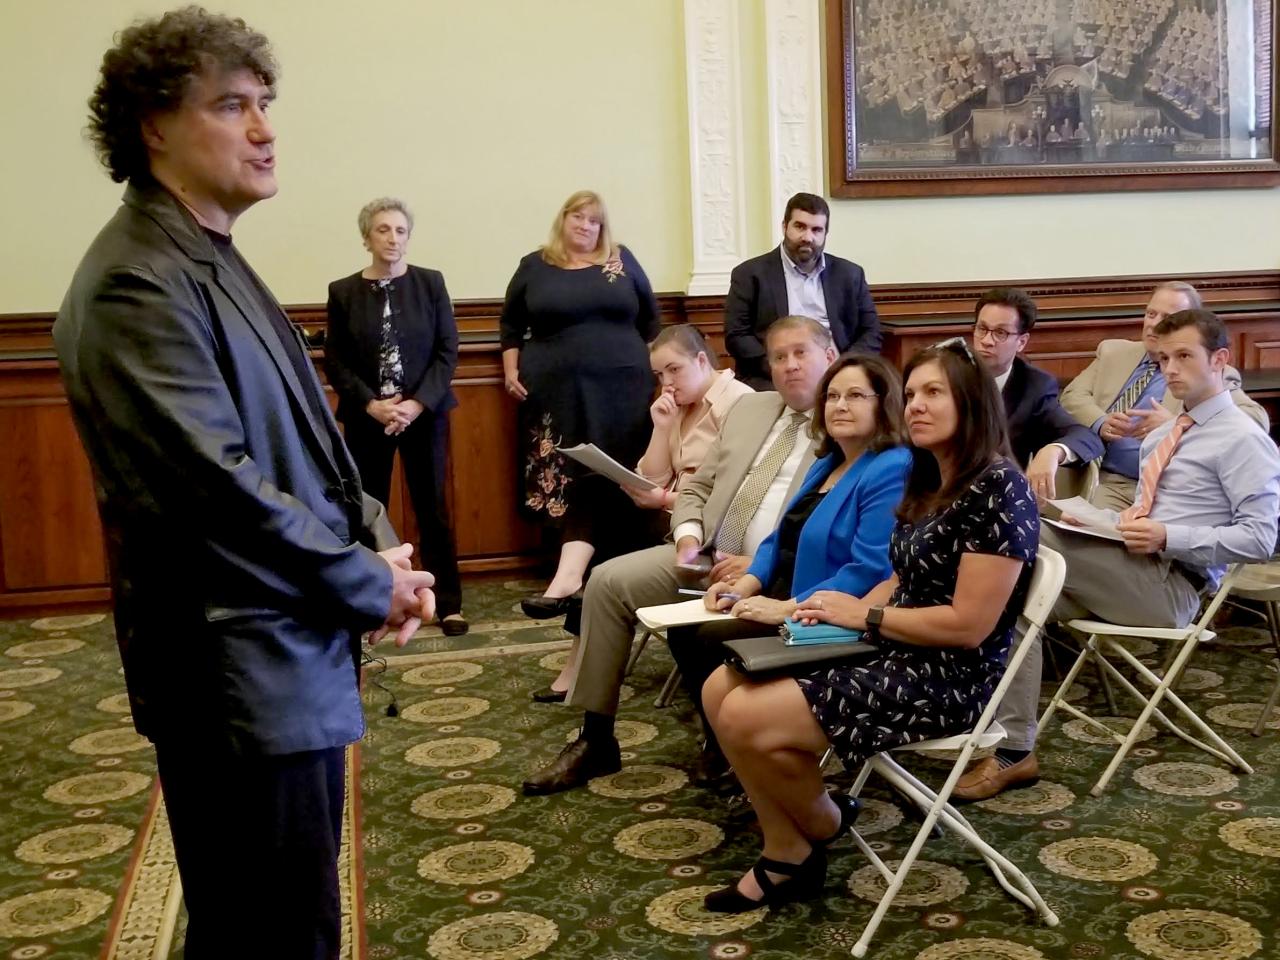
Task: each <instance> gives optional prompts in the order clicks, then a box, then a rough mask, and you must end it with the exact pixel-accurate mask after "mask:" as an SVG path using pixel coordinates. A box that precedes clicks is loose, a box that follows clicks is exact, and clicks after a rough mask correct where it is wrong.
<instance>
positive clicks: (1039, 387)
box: [1006, 357, 1058, 398]
mask: <svg viewBox="0 0 1280 960" xmlns="http://www.w3.org/2000/svg"><path fill="white" fill-rule="evenodd" d="M1013 368H1014V371H1015V373H1017V372H1018V371H1021V384H1020V387H1021V392H1022V394H1023V395H1024V396H1027V397H1036V398H1039V397H1041V396H1043V395H1044V394H1046V393H1057V392H1058V380H1057V378H1056V377H1054V375H1053V374H1051V373H1049V371H1047V370H1041V369H1040V368H1039V367H1037V366H1036V365H1035V364H1034V363H1028V362H1027V361H1026V360H1023V359H1022V357H1014V359H1013ZM1013 382H1014V376H1013V375H1012V374H1011V375H1010V377H1009V383H1008V384H1006V386H1009V385H1010V384H1013Z"/></svg>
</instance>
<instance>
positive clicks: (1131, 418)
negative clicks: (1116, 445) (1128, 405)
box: [1098, 397, 1173, 443]
mask: <svg viewBox="0 0 1280 960" xmlns="http://www.w3.org/2000/svg"><path fill="white" fill-rule="evenodd" d="M1147 402H1148V406H1145V407H1134V408H1133V409H1131V410H1123V411H1120V412H1117V413H1109V414H1107V418H1106V419H1105V420H1103V421H1102V426H1100V427H1099V428H1098V436H1099V437H1101V438H1102V439H1103V440H1106V441H1107V442H1108V443H1109V442H1111V441H1112V440H1119V439H1121V438H1122V437H1132V438H1133V439H1134V440H1141V439H1142V438H1143V437H1145V436H1146V435H1147V434H1148V433H1150V432H1151V431H1152V430H1154V429H1155V428H1156V427H1158V426H1160V424H1162V423H1164V422H1165V421H1167V420H1172V419H1173V414H1172V413H1170V412H1169V411H1168V410H1167V409H1166V408H1165V407H1164V406H1162V405H1161V404H1160V403H1159V402H1158V401H1157V400H1156V399H1155V398H1154V397H1152V398H1150V399H1149V400H1148V401H1147Z"/></svg>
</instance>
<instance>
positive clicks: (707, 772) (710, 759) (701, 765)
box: [691, 747, 731, 787]
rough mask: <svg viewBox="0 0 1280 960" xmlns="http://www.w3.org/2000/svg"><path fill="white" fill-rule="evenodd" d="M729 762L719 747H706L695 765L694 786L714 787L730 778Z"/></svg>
mask: <svg viewBox="0 0 1280 960" xmlns="http://www.w3.org/2000/svg"><path fill="white" fill-rule="evenodd" d="M730 772H731V770H730V767H729V761H728V759H727V758H726V757H725V755H724V754H723V753H721V752H720V748H719V747H711V748H710V749H708V748H706V747H704V748H703V749H702V751H701V752H700V753H699V754H698V759H697V761H695V763H694V765H693V777H692V778H691V779H692V780H693V783H694V786H698V787H714V786H716V785H717V784H719V783H720V782H721V781H723V780H724V779H725V777H727V776H729V773H730Z"/></svg>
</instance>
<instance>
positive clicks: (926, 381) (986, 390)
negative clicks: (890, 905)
mask: <svg viewBox="0 0 1280 960" xmlns="http://www.w3.org/2000/svg"><path fill="white" fill-rule="evenodd" d="M905 378H906V390H905V399H906V416H907V431H908V434H909V436H910V439H911V446H912V461H913V462H912V470H911V476H910V479H909V480H908V481H907V489H906V493H905V495H904V497H903V500H902V504H901V506H900V507H899V508H898V524H897V526H896V527H895V528H894V531H893V536H892V539H891V541H890V548H889V549H890V560H891V563H892V566H893V571H894V573H893V576H892V577H890V578H889V579H888V580H886V581H884V582H883V583H881V584H880V585H878V586H876V587H874V588H872V590H871V591H870V592H869V593H868V594H867V595H866V596H864V597H861V598H859V597H853V596H849V595H848V594H844V593H838V592H835V591H819V592H817V593H815V594H813V595H812V596H811V597H809V598H808V600H807V601H806V602H805V604H804V605H802V606H801V607H800V608H799V609H798V610H797V611H796V616H797V617H798V618H799V619H801V620H802V621H804V622H809V623H812V622H815V621H825V622H828V623H834V624H838V625H840V626H844V627H850V628H852V629H856V630H866V631H867V633H868V634H870V639H873V640H874V642H875V643H876V645H877V647H878V649H877V651H876V652H875V653H874V654H870V655H866V656H863V657H860V658H858V659H855V660H850V661H845V662H841V663H837V664H834V665H828V666H826V667H823V668H820V669H818V670H815V671H813V672H811V673H809V674H808V675H806V676H802V677H798V678H795V679H792V678H780V679H776V680H769V681H765V682H757V681H753V680H749V679H747V678H745V677H743V676H741V675H740V674H738V673H736V672H734V671H733V670H732V669H730V668H728V667H722V668H721V669H720V670H718V671H717V672H716V673H715V674H714V675H713V676H712V677H711V679H710V680H708V681H707V684H706V686H705V687H704V688H703V705H704V708H705V710H706V712H707V715H708V717H709V718H710V720H711V724H712V726H713V727H714V728H715V731H716V733H717V735H718V736H719V738H720V744H721V746H722V748H723V749H724V752H725V755H726V756H727V757H728V758H729V761H730V762H731V763H732V764H733V769H734V772H735V773H736V774H737V776H738V779H739V780H741V781H742V785H743V787H744V788H745V790H746V792H747V795H748V796H749V797H751V802H752V805H753V806H754V807H755V810H756V815H757V816H758V817H759V820H760V825H761V828H762V829H763V832H764V855H763V856H762V857H761V858H760V860H759V861H758V862H757V863H756V865H755V867H753V868H752V869H751V870H750V871H749V872H748V873H747V874H745V875H744V876H743V877H742V878H741V879H740V880H739V881H738V882H737V883H736V884H731V885H730V886H728V887H725V888H723V889H721V890H718V891H715V892H714V893H711V894H709V895H708V896H707V900H706V906H707V909H709V910H713V911H718V912H740V911H743V910H750V909H754V908H755V907H758V906H761V905H762V904H770V905H773V904H778V903H784V902H787V901H789V900H796V899H802V898H809V897H816V896H818V895H819V894H820V893H821V891H822V888H823V884H824V882H825V879H826V868H827V861H826V847H827V846H828V845H829V844H830V843H832V842H833V841H834V840H836V839H837V838H838V837H840V836H842V835H843V834H844V833H845V832H846V831H847V830H848V829H849V828H850V827H851V826H852V824H853V820H854V818H855V817H856V816H857V801H856V800H853V799H852V798H849V797H847V796H845V795H843V794H828V793H827V792H826V789H825V787H824V786H823V782H822V773H821V771H820V769H819V767H818V758H819V757H820V756H821V754H822V753H823V751H824V750H825V749H826V748H827V746H828V745H830V746H833V747H834V748H835V750H836V752H837V753H839V754H840V757H841V759H842V760H843V761H844V763H845V764H846V766H848V767H850V768H851V769H856V768H858V767H859V766H860V765H861V764H862V762H863V761H864V760H866V759H867V758H868V757H871V756H872V755H874V754H877V753H880V752H882V751H884V750H888V749H890V748H892V747H895V746H900V745H901V744H904V743H913V742H916V741H919V740H927V739H930V738H933V737H940V736H946V735H950V734H954V733H957V732H960V731H963V730H965V729H967V728H968V727H970V726H972V724H973V723H974V722H976V720H977V719H978V716H979V715H980V714H981V712H982V709H983V707H984V706H985V705H986V702H987V699H988V698H989V697H990V696H991V692H992V690H993V689H994V688H995V685H996V683H997V682H998V681H999V676H1000V672H1001V670H1002V669H1003V667H1004V661H1005V655H1006V653H1007V652H1008V649H1009V645H1010V640H1011V637H1012V632H1013V626H1014V623H1015V621H1016V620H1017V616H1018V613H1019V612H1020V611H1021V609H1022V604H1023V602H1024V600H1025V597H1026V591H1027V586H1028V584H1029V582H1030V579H1031V569H1032V565H1033V563H1034V561H1035V555H1036V548H1037V545H1038V542H1039V516H1038V513H1037V511H1036V502H1035V497H1034V496H1033V495H1032V493H1031V490H1030V488H1029V486H1028V485H1027V481H1026V478H1025V477H1024V476H1023V475H1022V473H1021V472H1020V471H1019V470H1018V468H1017V465H1016V464H1014V463H1013V461H1012V460H1011V459H1009V453H1008V437H1007V430H1006V427H1005V420H1004V406H1003V404H1002V402H1001V400H1000V395H999V393H998V392H997V390H996V387H995V382H994V381H993V380H992V379H991V376H990V374H988V373H987V372H986V371H985V370H983V369H982V367H981V365H980V364H979V363H978V362H977V361H976V360H975V359H974V357H973V355H972V353H970V351H969V348H968V345H967V344H966V343H964V341H962V340H955V341H947V342H946V343H943V344H938V345H935V346H933V347H929V348H927V349H925V350H923V351H921V352H920V353H918V354H916V355H915V357H913V358H912V359H911V361H910V363H908V364H907V369H906V371H905Z"/></svg>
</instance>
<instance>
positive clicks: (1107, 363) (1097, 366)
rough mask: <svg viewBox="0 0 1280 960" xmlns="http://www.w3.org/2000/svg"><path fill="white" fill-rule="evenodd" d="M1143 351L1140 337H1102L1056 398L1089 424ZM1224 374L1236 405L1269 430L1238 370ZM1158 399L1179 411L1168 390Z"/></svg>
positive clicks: (1229, 369)
mask: <svg viewBox="0 0 1280 960" xmlns="http://www.w3.org/2000/svg"><path fill="white" fill-rule="evenodd" d="M1146 354H1147V348H1146V347H1145V346H1144V345H1143V343H1142V342H1141V341H1140V340H1103V341H1102V342H1101V343H1099V344H1098V351H1097V356H1096V358H1095V359H1094V361H1093V362H1092V363H1091V364H1089V366H1087V367H1086V368H1085V369H1084V370H1083V371H1081V372H1080V374H1078V375H1077V376H1076V378H1075V379H1074V380H1072V381H1071V382H1070V383H1069V384H1067V388H1066V389H1065V390H1063V391H1062V396H1061V397H1060V398H1059V399H1060V401H1061V403H1062V406H1063V408H1064V409H1066V411H1067V413H1069V414H1071V415H1072V416H1073V417H1075V418H1076V419H1077V420H1079V421H1080V422H1081V423H1083V424H1084V425H1085V426H1086V427H1092V426H1093V425H1094V423H1096V422H1097V421H1098V419H1099V418H1100V417H1105V416H1106V415H1107V407H1109V406H1110V405H1111V403H1112V402H1113V401H1114V400H1115V398H1116V397H1117V396H1119V395H1120V391H1121V390H1123V389H1124V385H1125V383H1126V381H1128V379H1129V375H1130V374H1131V373H1133V368H1134V367H1136V366H1137V365H1138V361H1139V360H1141V359H1142V358H1143V357H1144V356H1146ZM1225 374H1226V375H1225V378H1224V379H1225V381H1226V385H1227V389H1228V390H1230V391H1231V399H1232V400H1234V401H1235V403H1236V406H1238V407H1239V408H1240V409H1241V410H1243V411H1244V412H1245V413H1247V414H1248V415H1249V416H1250V417H1252V418H1253V419H1254V420H1256V421H1257V422H1258V425H1259V426H1260V427H1262V429H1263V430H1264V431H1266V432H1270V430H1271V422H1270V420H1269V419H1268V418H1267V412H1266V411H1265V410H1263V409H1262V407H1260V406H1258V404H1257V403H1255V402H1254V401H1253V400H1250V399H1249V397H1248V395H1247V394H1246V393H1245V392H1244V391H1243V390H1241V389H1240V384H1241V379H1240V371H1238V370H1237V369H1236V368H1235V367H1230V366H1229V367H1227V369H1226V371H1225ZM1160 402H1161V404H1163V405H1164V407H1165V409H1167V410H1169V411H1170V412H1171V413H1173V414H1174V415H1177V414H1179V413H1181V412H1182V401H1181V400H1179V399H1178V398H1177V397H1175V396H1174V395H1173V394H1171V393H1169V391H1168V390H1166V391H1165V394H1164V398H1163V399H1162V400H1161V401H1160Z"/></svg>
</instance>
